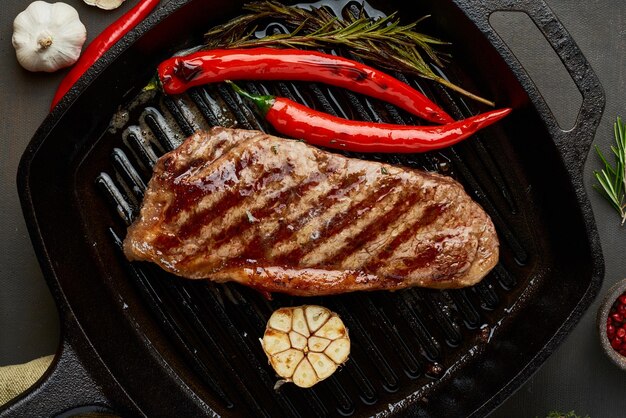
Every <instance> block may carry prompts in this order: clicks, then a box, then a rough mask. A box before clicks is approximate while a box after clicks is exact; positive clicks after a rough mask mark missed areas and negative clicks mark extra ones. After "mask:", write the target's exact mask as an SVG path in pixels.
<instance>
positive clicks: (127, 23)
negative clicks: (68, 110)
mask: <svg viewBox="0 0 626 418" xmlns="http://www.w3.org/2000/svg"><path fill="white" fill-rule="evenodd" d="M159 2H160V0H140V1H139V3H137V4H136V5H135V7H133V8H132V9H130V10H129V11H128V12H126V13H125V14H124V15H122V16H121V17H120V18H119V19H117V20H116V21H115V22H113V23H112V24H111V25H110V26H108V27H107V28H106V29H105V30H103V31H102V33H100V34H99V35H98V36H97V37H96V38H95V39H94V40H93V41H92V42H91V43H90V44H89V46H88V47H87V48H85V50H84V51H83V53H82V54H81V56H80V58H79V59H78V61H77V62H76V64H74V66H73V67H72V69H71V70H70V71H69V72H68V73H67V75H66V76H65V78H64V79H63V80H62V81H61V84H59V88H58V89H57V92H56V94H55V95H54V98H53V99H52V105H51V106H50V110H52V109H53V108H54V106H56V104H57V103H58V102H59V100H61V98H63V96H65V94H66V93H67V92H68V91H69V89H70V88H72V86H73V85H74V84H75V83H76V81H78V79H79V78H80V77H81V76H82V75H83V74H84V73H85V71H87V69H89V67H91V66H92V65H93V64H94V63H95V62H96V61H97V60H98V59H99V58H100V57H101V56H102V55H104V53H105V52H107V51H108V50H109V49H110V48H111V47H112V46H113V45H114V44H115V43H116V42H117V41H119V40H120V39H121V38H122V37H123V36H124V35H126V34H127V33H128V32H129V31H130V30H131V29H132V28H134V27H135V26H137V24H138V23H139V22H141V21H142V20H143V19H144V18H145V17H146V16H148V15H149V14H150V12H151V11H152V10H153V9H154V8H155V7H156V5H157V4H159Z"/></svg>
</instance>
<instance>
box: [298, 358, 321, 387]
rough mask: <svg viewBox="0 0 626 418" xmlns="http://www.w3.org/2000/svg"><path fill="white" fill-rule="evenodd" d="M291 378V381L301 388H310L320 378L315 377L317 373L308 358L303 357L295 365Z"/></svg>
mask: <svg viewBox="0 0 626 418" xmlns="http://www.w3.org/2000/svg"><path fill="white" fill-rule="evenodd" d="M292 380H293V383H295V384H296V385H297V386H300V387H301V388H310V387H311V386H313V385H314V384H316V383H317V382H318V381H319V380H320V379H319V378H318V377H317V374H315V370H313V366H311V363H309V360H307V359H306V358H305V359H303V360H302V361H301V362H300V363H299V364H298V367H296V370H295V372H294V373H293V377H292Z"/></svg>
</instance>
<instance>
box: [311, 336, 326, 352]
mask: <svg viewBox="0 0 626 418" xmlns="http://www.w3.org/2000/svg"><path fill="white" fill-rule="evenodd" d="M329 345H330V340H329V339H328V338H322V337H317V336H315V335H313V336H312V337H309V350H311V351H316V352H318V353H321V352H322V351H324V350H326V347H328V346H329Z"/></svg>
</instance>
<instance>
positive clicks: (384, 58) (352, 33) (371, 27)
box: [205, 0, 495, 106]
mask: <svg viewBox="0 0 626 418" xmlns="http://www.w3.org/2000/svg"><path fill="white" fill-rule="evenodd" d="M244 9H245V10H247V11H248V12H250V13H248V14H244V15H242V16H240V17H237V18H235V19H233V20H231V21H229V22H227V23H226V24H224V25H221V26H218V27H215V28H213V29H211V30H210V31H209V32H207V33H206V34H205V44H206V46H207V47H209V48H225V47H226V48H245V47H253V46H257V47H258V46H279V47H290V48H325V47H333V46H343V47H346V48H348V49H350V51H351V52H352V53H353V54H354V55H356V56H357V57H359V58H361V59H364V60H367V61H373V62H375V63H376V64H377V65H380V66H381V67H383V68H385V69H388V70H392V71H400V72H404V73H407V74H411V75H415V76H419V77H423V78H426V79H430V80H433V81H435V82H437V83H440V84H442V85H444V86H446V87H448V88H450V89H452V90H454V91H456V92H458V93H461V94H463V95H465V96H467V97H470V98H472V99H474V100H476V101H479V102H481V103H485V104H487V105H489V106H494V105H495V104H494V103H493V102H492V101H489V100H486V99H484V98H482V97H479V96H477V95H475V94H473V93H471V92H468V91H467V90H465V89H463V88H461V87H459V86H457V85H455V84H454V83H452V82H450V81H449V80H447V79H445V78H443V77H441V76H439V75H438V74H436V73H435V72H434V71H433V70H432V68H431V67H430V66H429V64H428V63H427V61H426V58H425V57H427V58H428V59H429V60H430V61H431V62H433V63H434V64H436V65H438V66H443V62H442V61H443V56H442V55H441V54H440V53H438V52H437V51H436V50H435V47H436V46H439V45H446V44H447V42H444V41H441V40H439V39H436V38H434V37H432V36H428V35H425V34H423V33H420V32H417V31H416V30H415V28H416V26H417V25H418V24H419V23H420V22H421V21H422V20H423V19H424V18H422V19H420V20H418V21H415V22H413V23H409V24H406V25H402V24H400V21H399V19H398V18H397V17H396V14H395V13H393V14H391V15H389V16H386V17H382V18H379V19H371V18H369V17H367V16H365V14H364V10H363V8H362V9H361V13H360V14H359V16H353V15H350V16H349V17H347V18H345V19H339V18H337V17H336V16H334V15H333V14H332V13H331V12H329V11H328V10H327V9H326V8H315V7H312V8H311V9H310V10H307V9H303V8H300V7H294V6H286V5H283V4H281V3H278V2H276V1H273V0H269V1H262V2H254V3H249V4H247V5H245V6H244ZM266 19H272V20H277V21H280V22H282V23H283V24H284V25H286V26H287V27H289V28H290V30H291V32H290V33H284V34H283V33H279V34H272V35H267V36H265V37H263V38H261V39H258V38H256V37H255V33H256V30H257V27H258V24H259V22H261V21H263V20H266Z"/></svg>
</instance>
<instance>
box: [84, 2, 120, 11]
mask: <svg viewBox="0 0 626 418" xmlns="http://www.w3.org/2000/svg"><path fill="white" fill-rule="evenodd" d="M83 1H84V2H85V3H86V4H88V5H89V6H96V7H98V8H100V9H103V10H113V9H117V8H118V7H120V6H121V5H122V3H124V1H125V0H83Z"/></svg>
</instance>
